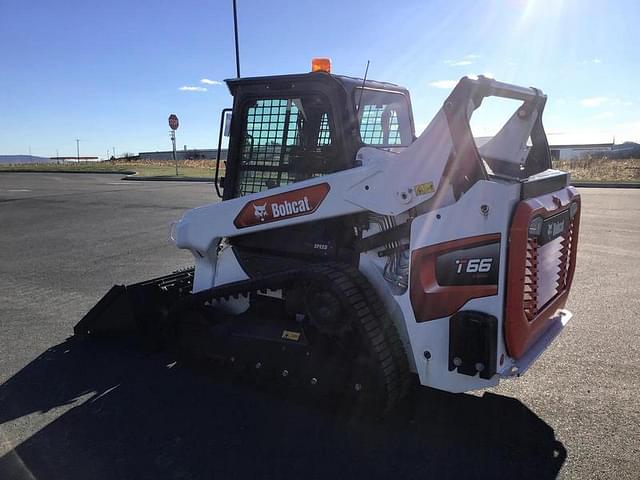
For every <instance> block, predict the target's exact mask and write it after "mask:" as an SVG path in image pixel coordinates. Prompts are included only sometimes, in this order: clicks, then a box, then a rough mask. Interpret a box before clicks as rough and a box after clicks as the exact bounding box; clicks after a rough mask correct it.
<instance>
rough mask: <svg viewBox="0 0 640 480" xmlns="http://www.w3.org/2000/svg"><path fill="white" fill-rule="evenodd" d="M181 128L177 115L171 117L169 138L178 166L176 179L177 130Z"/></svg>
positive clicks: (174, 159) (173, 114) (174, 160)
mask: <svg viewBox="0 0 640 480" xmlns="http://www.w3.org/2000/svg"><path fill="white" fill-rule="evenodd" d="M179 126H180V122H178V117H177V116H176V114H175V113H172V114H171V115H169V127H170V128H171V131H170V132H169V136H170V138H171V143H172V144H173V162H174V163H175V164H176V177H177V176H178V159H177V157H176V130H177V129H178V127H179Z"/></svg>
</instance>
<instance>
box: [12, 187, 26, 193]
mask: <svg viewBox="0 0 640 480" xmlns="http://www.w3.org/2000/svg"><path fill="white" fill-rule="evenodd" d="M30 191H31V190H30V189H28V188H9V189H7V192H11V193H16V192H30Z"/></svg>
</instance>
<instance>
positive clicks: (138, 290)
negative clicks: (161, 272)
mask: <svg viewBox="0 0 640 480" xmlns="http://www.w3.org/2000/svg"><path fill="white" fill-rule="evenodd" d="M193 273H194V269H193V268H187V269H184V270H180V271H177V272H173V273H171V274H169V275H165V276H162V277H158V278H154V279H151V280H145V281H143V282H139V283H134V284H131V285H127V286H125V285H114V286H113V287H111V289H110V290H109V291H108V292H107V294H106V295H105V296H104V297H102V298H101V299H100V301H99V302H98V303H96V304H95V305H94V306H93V308H92V309H91V310H89V312H87V314H86V315H85V316H84V317H82V320H80V321H79V322H78V324H77V325H76V326H75V327H74V328H73V333H74V334H75V335H100V336H124V335H131V334H136V333H143V332H144V331H146V330H147V329H148V328H149V327H150V325H151V324H153V323H156V322H158V321H161V320H162V319H163V318H164V317H165V316H166V314H167V312H168V311H169V309H170V308H171V306H172V305H173V304H174V303H175V302H177V301H178V300H179V299H180V298H181V297H182V296H184V295H186V294H188V293H190V292H191V289H192V287H193Z"/></svg>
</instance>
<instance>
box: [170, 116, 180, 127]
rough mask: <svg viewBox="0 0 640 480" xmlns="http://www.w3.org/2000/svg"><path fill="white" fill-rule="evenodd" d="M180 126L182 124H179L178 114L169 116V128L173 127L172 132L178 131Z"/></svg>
mask: <svg viewBox="0 0 640 480" xmlns="http://www.w3.org/2000/svg"><path fill="white" fill-rule="evenodd" d="M179 125H180V122H178V117H177V116H176V114H175V113H172V114H171V115H169V127H171V130H177V129H178V126H179Z"/></svg>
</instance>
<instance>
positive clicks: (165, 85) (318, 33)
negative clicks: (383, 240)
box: [0, 0, 640, 157]
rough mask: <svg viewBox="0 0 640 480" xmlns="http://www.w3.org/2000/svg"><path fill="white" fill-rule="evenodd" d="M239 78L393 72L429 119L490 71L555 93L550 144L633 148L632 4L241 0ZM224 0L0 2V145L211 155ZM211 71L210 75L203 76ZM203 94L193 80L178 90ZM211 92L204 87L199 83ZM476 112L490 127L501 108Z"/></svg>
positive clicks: (636, 99)
mask: <svg viewBox="0 0 640 480" xmlns="http://www.w3.org/2000/svg"><path fill="white" fill-rule="evenodd" d="M238 10H239V24H240V37H241V38H240V51H241V61H242V74H243V76H251V75H270V74H283V73H294V72H305V71H308V70H309V65H310V59H311V58H312V57H313V56H329V57H331V58H332V63H333V71H334V72H335V73H341V74H346V75H353V76H362V74H363V71H364V67H365V65H366V61H367V60H371V67H370V70H369V77H370V78H372V79H377V80H385V81H391V82H394V83H398V84H401V85H404V86H406V87H408V88H409V89H410V91H411V95H412V100H413V108H414V114H415V117H416V124H417V125H418V126H420V127H424V126H425V125H426V124H427V123H428V122H429V121H430V119H431V118H432V116H433V115H434V114H435V113H436V111H437V110H438V109H439V108H440V106H441V104H442V101H443V100H444V98H445V97H446V96H447V95H448V93H449V91H450V89H451V87H452V85H453V84H454V83H455V80H457V79H459V78H460V77H462V76H464V75H468V74H490V75H491V76H493V77H495V78H496V79H498V80H503V81H508V82H513V83H518V84H523V85H533V86H536V87H539V88H541V89H542V90H543V91H544V92H545V93H547V95H548V96H549V102H548V104H547V109H546V111H545V117H544V120H545V126H546V129H547V132H548V133H550V134H553V135H551V137H552V143H553V140H554V139H556V140H558V141H569V142H573V141H575V142H596V141H607V140H611V138H612V136H613V135H615V138H616V142H622V141H625V140H633V141H640V110H639V109H638V107H639V106H640V91H639V89H638V78H640V56H639V54H638V47H639V46H640V33H638V30H637V29H638V25H639V24H640V2H638V1H637V0H628V1H625V0H620V1H611V2H606V1H595V0H594V1H589V0H487V1H478V0H475V1H474V0H459V1H439V0H438V1H429V0H422V1H401V0H397V1H395V2H389V1H377V0H375V1H374V0H372V1H366V2H361V1H346V0H341V1H334V0H323V1H313V2H304V1H297V2H295V1H281V0H275V1H274V0H272V1H268V0H263V1H256V0H238ZM231 15H232V11H231V0H225V1H222V0H218V1H215V2H214V1H197V0H182V1H175V0H174V1H167V0H153V1H142V0H137V1H131V0H126V1H125V0H109V1H104V0H100V1H97V0H82V1H79V0H65V1H62V0H60V1H57V2H54V1H51V0H49V1H43V0H31V1H27V0H0V62H1V63H0V65H1V67H0V115H1V117H2V121H3V127H2V129H0V154H20V153H28V150H29V148H31V152H32V154H33V155H43V156H50V155H55V154H56V150H58V151H59V153H60V155H75V140H74V139H75V138H80V139H81V154H85V155H97V156H101V157H104V156H105V155H106V152H107V149H108V148H109V149H110V148H112V147H115V148H116V153H118V154H120V153H122V152H132V153H136V152H138V151H144V150H156V149H161V150H163V149H168V148H169V146H170V143H169V137H168V127H167V116H168V114H169V113H172V112H175V113H177V114H178V116H179V117H180V121H181V126H180V129H179V130H178V144H179V145H180V146H182V145H184V144H186V145H187V146H188V147H189V148H212V147H214V146H215V145H216V142H217V130H218V121H219V113H220V109H222V108H224V107H227V106H230V105H231V101H232V99H231V96H230V95H229V93H228V91H227V89H226V86H225V85H223V84H219V83H218V82H220V81H221V80H223V79H225V78H230V77H233V76H235V63H234V56H233V31H232V16H231ZM203 79H205V80H209V81H208V82H207V81H205V80H203ZM181 87H196V89H181ZM205 89H206V90H205ZM499 112H500V106H499V105H498V108H497V109H496V113H495V114H492V113H489V114H485V115H481V116H478V117H477V118H475V119H474V128H476V129H477V130H476V132H477V133H478V134H484V133H490V131H491V130H492V128H494V127H495V126H496V125H497V124H498V121H499V117H498V114H499Z"/></svg>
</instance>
